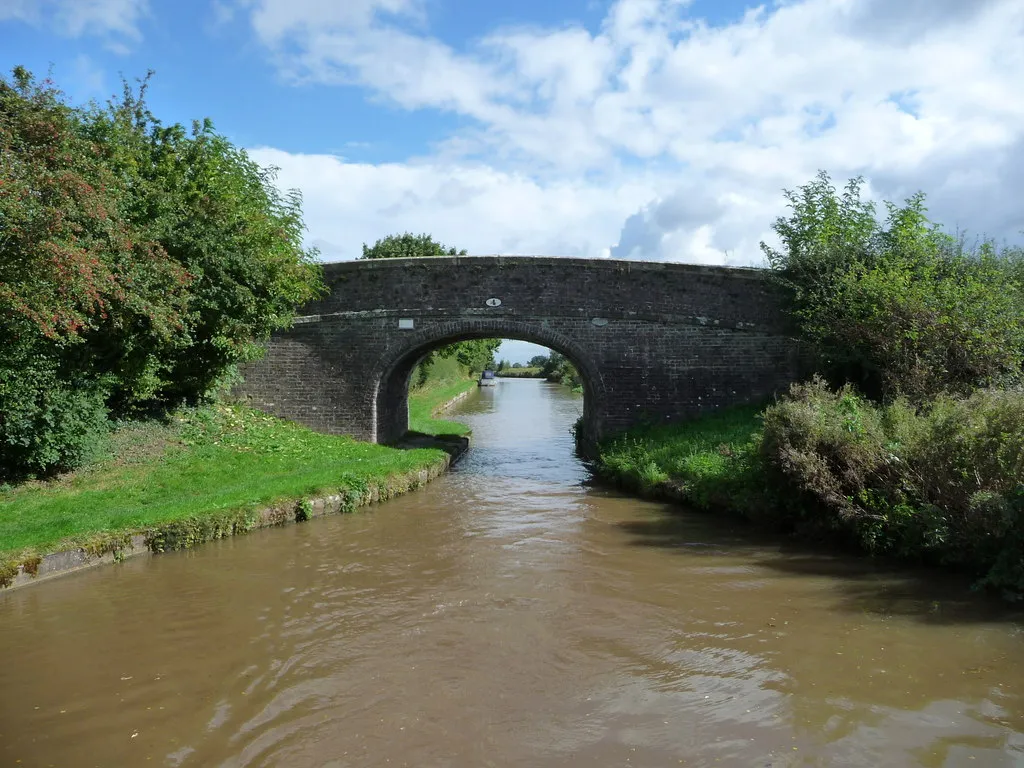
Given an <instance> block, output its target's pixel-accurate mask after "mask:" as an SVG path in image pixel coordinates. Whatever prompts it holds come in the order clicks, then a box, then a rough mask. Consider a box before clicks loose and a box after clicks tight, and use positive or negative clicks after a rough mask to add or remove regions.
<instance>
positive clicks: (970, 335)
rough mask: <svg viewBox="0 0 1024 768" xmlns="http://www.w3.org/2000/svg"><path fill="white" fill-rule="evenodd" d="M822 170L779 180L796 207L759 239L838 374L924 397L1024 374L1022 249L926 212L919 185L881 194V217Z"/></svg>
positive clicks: (838, 379) (830, 370) (802, 321)
mask: <svg viewBox="0 0 1024 768" xmlns="http://www.w3.org/2000/svg"><path fill="white" fill-rule="evenodd" d="M861 184H862V180H861V179H853V180H851V181H850V182H849V183H848V185H847V187H846V190H845V191H844V193H843V194H842V195H841V196H839V195H837V193H836V190H835V189H834V188H833V187H832V185H831V182H830V180H829V178H828V176H827V175H826V174H824V173H820V174H819V175H818V178H817V179H816V180H815V181H813V182H811V183H810V184H807V185H805V186H804V187H802V188H801V189H800V190H799V191H798V192H790V191H787V192H786V197H787V199H788V200H789V203H790V208H791V209H792V214H791V216H790V217H789V218H788V219H785V218H779V219H777V220H776V222H775V224H774V229H775V231H776V233H777V234H778V235H779V239H780V240H781V243H782V248H781V249H775V248H771V247H769V246H767V245H765V244H764V243H762V244H761V247H762V249H763V250H764V252H765V255H766V256H767V258H768V261H769V263H770V264H771V266H772V267H773V269H774V270H775V271H776V274H777V276H778V277H779V279H780V280H781V281H782V282H783V283H784V284H785V285H786V286H787V287H788V288H789V289H790V290H791V295H792V312H793V315H794V317H795V319H796V321H797V323H798V324H799V327H800V333H801V335H802V336H803V337H804V338H805V339H807V340H809V341H811V342H812V343H813V344H814V345H815V346H816V347H817V349H818V350H819V352H820V356H821V370H822V372H823V373H825V374H826V375H827V376H828V378H829V379H830V380H831V381H832V382H833V384H835V385H836V386H839V385H842V384H844V383H846V382H852V383H854V384H856V385H857V386H858V387H859V388H860V389H861V391H863V392H865V393H867V394H868V395H869V396H871V397H872V398H874V399H882V400H895V399H898V398H899V397H906V398H909V399H910V400H911V401H913V402H914V403H918V404H923V403H927V402H928V401H929V400H931V399H932V398H934V397H936V396H937V395H939V394H943V393H946V394H952V395H957V396H962V395H967V394H969V393H970V392H971V391H972V390H973V389H975V388H977V387H989V386H1006V385H1013V384H1014V383H1016V382H1019V381H1021V379H1022V376H1024V281H1022V278H1024V262H1022V260H1021V254H1020V251H1019V249H1017V250H1014V249H1004V250H1003V252H1002V253H997V252H996V248H995V246H994V245H993V244H992V243H990V242H984V243H982V244H980V246H978V247H974V248H969V247H967V246H966V244H965V242H964V241H963V240H962V239H961V240H957V239H956V238H954V237H952V236H950V235H948V234H944V233H943V232H941V231H940V229H939V228H938V226H937V225H934V224H932V223H931V222H930V221H929V220H928V218H927V216H926V210H927V209H926V208H925V205H924V200H925V198H924V195H923V194H921V193H918V194H916V195H913V196H911V197H910V198H909V199H908V200H906V202H905V203H904V205H903V206H902V207H901V206H896V205H894V204H892V203H886V207H887V211H888V215H887V217H886V219H885V221H884V222H878V221H877V220H876V218H875V208H874V205H873V204H871V203H869V202H865V201H862V200H861V199H860V187H861Z"/></svg>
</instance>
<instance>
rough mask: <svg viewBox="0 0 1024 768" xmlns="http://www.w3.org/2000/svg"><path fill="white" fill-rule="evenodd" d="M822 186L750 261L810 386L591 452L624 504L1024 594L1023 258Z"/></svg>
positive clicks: (808, 192)
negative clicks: (923, 567) (724, 521)
mask: <svg viewBox="0 0 1024 768" xmlns="http://www.w3.org/2000/svg"><path fill="white" fill-rule="evenodd" d="M861 184H862V182H861V180H860V179H854V180H852V181H851V182H850V183H849V184H848V185H847V187H846V188H845V190H844V191H843V192H842V193H839V192H837V191H836V190H835V189H834V187H833V186H832V184H831V182H830V180H829V178H828V177H827V176H826V175H825V174H820V175H819V176H818V177H817V178H816V179H815V180H814V181H813V182H811V183H810V184H807V185H805V186H804V187H802V188H801V189H799V190H797V191H795V192H787V193H786V196H787V200H788V203H789V206H790V209H791V215H790V216H789V217H788V218H779V219H778V220H777V221H776V222H775V224H774V229H775V231H776V233H777V234H778V236H779V239H780V241H781V247H780V248H777V249H776V248H771V247H769V246H767V245H762V247H763V249H764V251H765V254H766V256H767V258H768V261H769V264H770V266H771V268H772V270H773V273H774V276H775V277H776V278H777V280H778V281H779V283H780V284H781V285H782V286H783V287H784V288H785V290H786V291H787V292H788V295H789V296H790V297H791V303H790V306H789V309H790V312H791V314H792V317H793V320H794V325H795V328H796V330H797V332H798V333H799V335H800V336H801V337H802V338H803V339H805V340H806V341H807V342H808V346H809V347H810V349H812V350H813V352H814V353H815V362H816V369H817V373H816V374H815V375H814V376H813V377H812V378H811V379H809V380H808V381H806V382H804V383H802V384H799V385H796V386H794V387H792V389H791V390H790V391H789V392H788V393H787V394H785V395H784V396H781V397H779V398H777V399H776V400H775V401H774V402H772V403H769V404H767V405H766V406H762V407H747V408H738V409H731V410H728V411H725V412H722V413H718V414H714V415H711V416H708V417H706V418H704V419H701V420H698V421H695V422H692V423H688V424H682V425H677V426H665V427H660V428H658V427H655V428H648V429H642V430H636V431H634V432H632V433H630V434H627V435H622V436H619V437H617V438H616V439H614V440H612V441H609V442H607V443H605V444H604V445H603V446H602V448H601V452H600V458H599V460H598V462H597V467H598V471H599V472H601V473H602V474H603V475H605V476H606V477H609V478H612V479H614V480H616V481H617V482H620V483H622V484H624V485H626V486H628V487H631V488H635V489H637V490H640V491H643V492H649V493H662V494H670V495H672V496H674V497H676V498H680V499H682V500H684V501H686V502H687V503H688V504H689V505H691V506H693V507H696V508H699V509H706V510H717V511H722V512H733V513H739V514H741V515H743V516H745V517H747V518H748V519H751V520H754V521H757V522H760V523H762V524H765V525H770V526H772V527H775V528H778V529H780V530H783V531H787V532H790V533H793V534H796V535H799V536H802V537H805V538H812V539H815V540H824V541H829V542H832V543H838V544H842V545H845V546H848V547H853V548H857V549H860V550H862V551H865V552H868V553H871V554H876V555H882V556H889V557H895V558H899V559H901V560H905V561H911V562H921V563H930V564H934V565H937V566H942V567H947V568H953V569H957V570H961V571H963V572H966V573H968V574H971V575H972V576H974V577H975V578H976V583H977V584H978V585H979V586H985V587H990V588H992V589H994V590H997V591H999V592H1001V593H1003V594H1004V595H1006V596H1008V597H1020V596H1021V595H1022V594H1024V388H1022V383H1024V253H1022V251H1021V249H1020V248H1013V247H1002V248H1000V247H998V246H997V245H996V244H995V243H993V242H990V241H980V242H969V241H967V240H966V239H965V238H963V237H956V236H952V235H949V234H947V233H944V232H943V231H942V230H941V229H940V228H939V227H938V226H936V225H935V224H933V223H932V222H931V221H929V219H928V218H927V216H926V208H925V198H924V196H923V195H921V194H917V195H914V196H912V197H911V198H910V199H908V200H907V201H906V202H905V203H904V204H903V205H902V206H898V205H895V204H892V203H886V205H885V216H884V217H883V218H881V219H880V218H879V217H878V216H877V215H876V210H875V207H874V206H873V205H872V204H871V203H869V202H867V201H864V200H862V199H861V195H860V189H861Z"/></svg>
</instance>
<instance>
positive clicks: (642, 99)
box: [247, 0, 1024, 263]
mask: <svg viewBox="0 0 1024 768" xmlns="http://www.w3.org/2000/svg"><path fill="white" fill-rule="evenodd" d="M247 6H248V8H249V13H250V19H251V22H252V25H253V29H254V32H255V34H256V35H257V37H258V38H259V39H260V40H261V41H262V42H263V43H264V44H265V45H266V46H267V47H268V49H269V50H270V51H272V53H273V55H274V56H275V59H276V61H277V62H278V63H279V65H280V67H281V70H282V72H283V73H284V74H285V75H286V76H288V77H293V78H298V79H313V80H318V81H323V82H329V83H339V84H354V85H358V86H361V87H364V88H366V89H369V91H371V92H372V93H373V94H374V95H375V96H378V97H384V98H387V99H389V100H391V101H392V102H394V103H395V104H397V105H399V106H401V107H404V108H406V109H422V108H431V109H437V110H445V111H449V112H453V113H455V114H457V115H459V116H460V117H462V118H468V119H469V121H470V122H471V125H472V127H471V128H469V129H466V130H460V131H459V132H458V133H456V134H454V135H452V136H450V137H449V139H448V140H447V141H446V142H444V143H443V144H442V145H440V146H438V147H437V148H436V152H435V154H434V156H432V157H429V158H420V159H418V160H416V161H412V160H411V159H409V158H401V159H400V160H401V162H397V163H395V164H389V165H381V166H369V165H353V164H346V163H343V162H341V161H339V160H336V159H333V158H327V159H325V158H315V157H305V156H301V155H286V154H284V153H280V152H275V151H272V150H260V151H258V152H257V153H256V154H257V156H258V157H261V158H266V159H273V160H274V162H276V164H278V165H280V166H281V167H282V169H283V174H282V181H283V182H284V183H285V184H291V185H295V186H299V187H301V188H302V189H303V191H304V192H305V195H306V209H307V219H308V222H309V224H310V227H311V230H312V236H313V238H314V239H319V240H322V241H324V242H327V243H331V246H330V247H329V248H325V254H326V255H331V254H332V253H333V254H337V255H345V256H347V255H353V254H354V253H356V252H358V248H359V244H360V243H361V242H362V241H363V240H367V241H372V240H373V239H375V238H376V237H379V236H381V235H382V234H387V233H388V232H391V231H395V230H402V229H413V230H417V231H419V230H422V231H429V232H432V233H434V234H435V236H438V237H440V238H441V239H443V240H448V241H451V242H453V243H456V244H459V245H461V246H463V247H467V248H470V250H472V251H482V252H490V251H504V252H520V253H521V252H526V251H538V250H539V251H544V252H551V253H562V254H565V255H591V256H600V255H607V254H608V253H609V252H611V253H613V254H614V255H616V256H620V257H632V258H665V259H674V260H686V261H701V262H730V263H752V262H757V261H759V260H760V254H759V251H758V248H757V243H758V241H759V240H760V239H762V238H764V237H766V236H768V235H770V224H771V220H772V219H773V218H774V216H776V215H778V214H780V213H782V212H783V208H782V203H783V199H782V196H781V188H782V187H793V186H797V185H799V184H801V183H804V182H806V181H808V180H810V178H812V176H813V175H814V173H815V172H816V171H817V170H818V169H819V168H823V169H826V170H828V171H829V172H830V173H831V174H832V176H833V178H834V179H836V180H837V181H838V182H840V183H842V182H843V181H845V179H846V178H847V177H849V176H853V175H858V174H863V175H865V176H866V177H868V178H869V180H870V181H871V187H872V189H873V190H874V191H875V192H876V193H878V194H879V195H881V196H885V197H888V198H896V199H899V198H900V197H902V196H904V195H907V194H910V193H911V192H913V191H915V190H916V189H919V188H920V189H924V190H925V191H926V192H928V193H929V199H930V201H931V203H932V209H933V210H932V213H933V215H934V216H935V217H936V218H938V219H940V220H943V221H946V222H948V223H949V224H950V225H951V226H955V225H956V224H959V225H960V226H969V227H970V228H971V229H973V230H974V231H985V232H988V233H989V234H993V235H997V236H1013V235H1014V234H1015V231H1016V230H1020V229H1024V209H1021V207H1020V206H1019V205H1018V203H1017V201H1018V200H1019V199H1020V197H1021V195H1022V193H1024V178H1022V175H1021V174H1020V173H1019V172H1013V169H1017V170H1018V171H1019V169H1021V168H1022V167H1024V89H1022V88H1021V87H1020V83H1022V82H1024V4H1022V3H1021V2H1019V0H977V1H976V2H970V3H964V2H959V0H907V1H906V2H905V3H897V4H893V3H890V2H887V1H884V0H802V1H799V2H787V3H785V4H782V5H780V6H777V7H774V8H771V9H766V8H764V7H761V8H758V9H755V10H752V11H749V12H748V13H746V14H745V15H744V16H743V17H742V18H741V19H740V20H738V21H736V22H734V23H731V24H728V25H725V26H709V25H707V24H705V23H704V22H702V21H701V20H699V19H695V18H691V17H690V16H689V15H688V8H687V6H688V3H687V2H684V1H682V0H618V2H616V3H615V4H614V5H613V6H612V7H611V9H610V10H609V12H608V15H607V17H606V18H605V20H604V23H603V24H602V26H601V28H600V30H599V31H598V32H597V33H591V32H589V31H587V30H585V29H582V28H580V27H572V26H569V27H562V28H557V29H538V28H510V29H497V30H493V31H492V32H491V33H489V34H488V35H487V36H485V37H483V38H481V39H479V40H476V41H472V42H470V43H467V44H466V45H464V46H461V47H458V48H456V47H453V46H452V45H449V44H447V43H445V42H442V41H441V40H439V39H437V38H434V37H431V36H430V34H429V17H428V15H427V9H428V8H429V5H426V4H424V3H422V2H418V1H417V0H350V1H349V2H346V3H335V2H329V1H328V0H250V1H249V2H248V3H247ZM470 158H476V160H475V161H471V160H470ZM481 158H486V162H484V161H482V160H481Z"/></svg>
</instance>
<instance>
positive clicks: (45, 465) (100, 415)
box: [0, 347, 108, 482]
mask: <svg viewBox="0 0 1024 768" xmlns="http://www.w3.org/2000/svg"><path fill="white" fill-rule="evenodd" d="M19 351H20V352H22V353H23V354H17V352H19ZM39 351H40V350H33V349H31V348H26V347H23V348H21V349H20V350H19V349H18V348H17V347H15V348H14V349H8V350H7V353H6V354H4V355H3V356H2V357H0V404H2V406H3V411H2V412H0V482H6V481H13V480H16V479H18V478H21V477H25V476H29V477H32V476H36V475H41V474H45V473H47V472H51V471H54V470H64V469H69V468H71V467H75V466H77V465H79V464H81V463H83V462H85V461H88V460H89V459H90V458H92V457H93V456H95V455H96V454H97V453H98V452H99V451H100V450H101V449H102V447H103V444H104V439H105V437H106V434H107V431H108V421H107V407H106V398H107V385H106V382H104V381H98V380H95V379H85V378H79V379H78V380H77V381H69V380H67V379H66V378H65V377H64V376H62V375H61V373H62V372H61V370H60V366H59V361H58V360H55V359H53V358H52V357H44V356H43V355H41V354H37V353H38V352H39Z"/></svg>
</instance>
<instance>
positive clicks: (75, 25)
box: [0, 0, 149, 52]
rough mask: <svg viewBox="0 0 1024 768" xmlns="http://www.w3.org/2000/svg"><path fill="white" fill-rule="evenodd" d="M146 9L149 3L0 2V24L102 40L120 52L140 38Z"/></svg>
mask: <svg viewBox="0 0 1024 768" xmlns="http://www.w3.org/2000/svg"><path fill="white" fill-rule="evenodd" d="M148 9H149V0H0V21H4V20H9V19H10V20H15V21H23V22H26V23H28V24H32V25H33V26H39V27H47V28H49V29H51V30H52V31H54V32H56V33H57V34H59V35H61V36H63V37H83V36H96V37H102V38H105V39H106V40H107V44H108V47H112V48H113V49H114V50H116V51H119V52H124V51H126V50H127V49H126V47H125V43H126V42H128V43H136V42H138V41H139V40H141V39H142V34H141V32H140V31H139V22H140V21H141V20H142V17H143V16H145V15H146V13H147V12H148Z"/></svg>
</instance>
